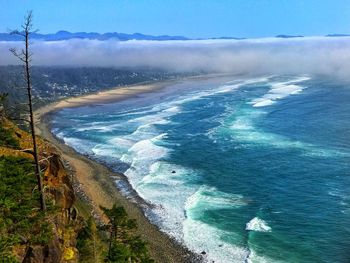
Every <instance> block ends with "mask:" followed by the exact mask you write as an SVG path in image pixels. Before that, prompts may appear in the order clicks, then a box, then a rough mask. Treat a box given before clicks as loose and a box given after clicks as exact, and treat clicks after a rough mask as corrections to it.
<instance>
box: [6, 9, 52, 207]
mask: <svg viewBox="0 0 350 263" xmlns="http://www.w3.org/2000/svg"><path fill="white" fill-rule="evenodd" d="M32 20H33V14H32V12H31V11H30V12H28V14H27V16H26V17H25V19H24V23H23V25H22V31H18V30H15V31H13V32H12V34H16V35H20V36H22V37H24V42H25V49H22V50H21V52H20V53H18V52H17V50H16V49H10V51H11V52H12V54H14V55H15V56H16V57H17V58H18V59H19V60H21V61H22V63H23V64H24V67H25V74H24V75H25V82H26V88H27V97H28V108H29V118H30V119H29V125H30V131H31V136H32V142H33V155H34V163H35V175H36V178H37V184H38V190H39V192H40V207H41V210H46V203H45V195H44V191H43V183H42V179H41V170H40V164H39V156H38V147H37V142H36V134H35V123H34V114H33V102H32V83H31V76H30V63H31V57H32V54H31V53H30V52H29V37H30V34H32V33H33V31H31V30H32Z"/></svg>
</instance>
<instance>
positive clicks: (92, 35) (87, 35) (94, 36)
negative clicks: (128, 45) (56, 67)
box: [0, 30, 349, 41]
mask: <svg viewBox="0 0 350 263" xmlns="http://www.w3.org/2000/svg"><path fill="white" fill-rule="evenodd" d="M345 36H349V35H346V34H329V35H326V37H345ZM275 37H276V38H299V37H303V36H301V35H295V36H294V35H283V34H281V35H277V36H275ZM31 38H32V39H36V40H44V41H59V40H69V39H89V40H108V39H114V40H119V41H127V40H155V41H166V40H204V39H234V40H242V39H246V38H241V37H225V36H223V37H211V38H187V37H184V36H169V35H160V36H153V35H145V34H141V33H133V34H126V33H118V32H110V33H102V34H101V33H96V32H76V33H72V32H69V31H64V30H61V31H58V32H56V33H51V34H40V33H33V34H32V36H31ZM20 40H22V37H21V36H18V35H11V34H10V33H0V41H20Z"/></svg>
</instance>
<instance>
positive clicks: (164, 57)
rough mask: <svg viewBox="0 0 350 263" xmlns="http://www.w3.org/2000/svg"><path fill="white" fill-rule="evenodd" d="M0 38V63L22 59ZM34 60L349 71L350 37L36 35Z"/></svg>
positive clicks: (237, 70)
mask: <svg viewBox="0 0 350 263" xmlns="http://www.w3.org/2000/svg"><path fill="white" fill-rule="evenodd" d="M22 44H23V43H22V42H5V41H3V42H0V54H1V58H0V65H9V64H18V61H17V60H16V58H14V57H13V56H12V55H11V54H10V52H9V51H8V49H9V48H10V47H17V48H19V49H20V48H21V45H22ZM32 51H33V53H34V57H33V64H34V65H46V66H101V67H128V68H136V67H137V68H139V67H150V68H159V69H165V70H170V71H177V72H189V71H205V72H212V73H233V74H249V75H256V74H325V75H333V76H337V77H342V78H347V77H349V76H350V38H348V37H341V38H335V37H334V38H330V37H312V38H311V37H310V38H297V39H276V38H271V39H256V40H196V41H195V40H193V41H125V42H124V41H116V40H108V41H98V40H78V39H72V40H65V41H53V42H44V41H33V43H32Z"/></svg>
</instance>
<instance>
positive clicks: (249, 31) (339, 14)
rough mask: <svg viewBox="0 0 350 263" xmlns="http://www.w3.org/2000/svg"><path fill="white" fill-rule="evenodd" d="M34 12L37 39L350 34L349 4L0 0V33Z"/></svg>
mask: <svg viewBox="0 0 350 263" xmlns="http://www.w3.org/2000/svg"><path fill="white" fill-rule="evenodd" d="M26 10H33V11H34V17H35V20H34V22H35V26H36V28H38V29H40V32H41V33H52V32H56V31H58V30H68V31H72V32H78V31H88V32H100V33H103V32H124V33H134V32H140V33H145V34H152V35H162V34H169V35H183V36H187V37H204V38H205V37H220V36H235V37H266V36H275V35H277V34H292V35H296V34H298V35H299V34H301V35H325V34H329V33H350V0H101V1H96V0H60V1H53V0H50V1H48V0H0V13H1V16H0V32H6V31H7V30H8V29H13V28H17V27H19V25H20V23H21V22H22V19H23V16H24V14H25V12H26Z"/></svg>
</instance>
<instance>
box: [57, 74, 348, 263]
mask: <svg viewBox="0 0 350 263" xmlns="http://www.w3.org/2000/svg"><path fill="white" fill-rule="evenodd" d="M349 101H350V87H349V85H348V84H346V83H342V82H340V81H336V80H330V79H324V78H320V77H311V76H267V77H264V78H255V79H254V78H253V79H242V80H235V78H221V79H220V78H218V79H215V80H213V79H212V80H207V81H189V82H184V83H182V84H177V85H174V86H172V87H169V88H168V89H165V90H163V91H161V92H157V93H155V94H147V95H142V96H139V97H137V98H133V99H130V100H128V101H124V102H122V103H112V104H108V105H95V106H93V107H82V108H77V109H65V110H61V111H60V112H58V113H56V114H55V115H54V117H53V122H52V125H53V126H52V131H53V132H54V133H55V134H56V135H57V136H58V137H59V138H61V139H62V140H64V141H65V143H66V144H68V145H70V146H72V147H73V148H75V149H76V150H77V151H79V152H81V153H84V154H87V155H89V156H90V157H91V158H94V159H97V160H99V161H100V162H103V163H105V164H107V165H108V166H110V167H111V168H112V169H114V170H116V171H120V172H123V173H124V174H125V175H126V176H127V178H128V180H129V182H130V184H131V186H132V187H133V188H134V189H135V190H136V191H137V193H138V195H139V196H141V197H142V198H143V199H144V200H146V201H147V202H149V203H150V204H152V205H153V206H152V209H151V210H149V209H146V210H145V213H146V214H147V216H148V217H149V218H150V219H151V220H152V221H153V222H154V223H156V224H157V225H158V226H159V227H160V229H162V230H163V231H165V232H167V233H168V234H169V235H171V236H172V237H174V238H175V239H177V240H178V241H179V242H182V243H183V244H185V245H186V246H187V247H189V248H190V249H191V250H193V251H194V252H197V253H201V252H202V251H205V252H206V254H205V256H204V257H205V259H207V260H208V261H209V262H212V261H215V262H350V162H349V161H350V142H349V139H350V121H349V120H350V103H349ZM123 185H125V184H123V182H121V181H117V182H116V186H117V187H119V188H123Z"/></svg>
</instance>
